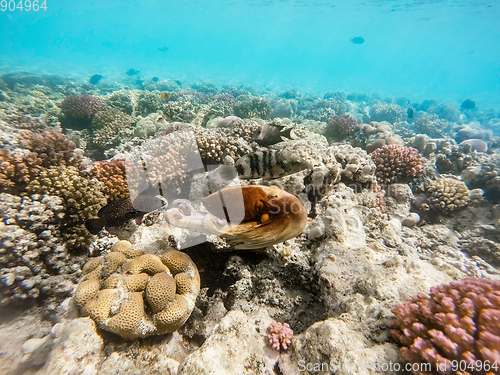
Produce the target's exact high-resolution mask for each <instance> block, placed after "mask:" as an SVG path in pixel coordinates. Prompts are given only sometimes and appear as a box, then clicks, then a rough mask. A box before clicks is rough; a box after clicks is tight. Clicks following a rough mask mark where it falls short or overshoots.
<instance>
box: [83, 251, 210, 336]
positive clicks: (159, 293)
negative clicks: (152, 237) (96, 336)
mask: <svg viewBox="0 0 500 375" xmlns="http://www.w3.org/2000/svg"><path fill="white" fill-rule="evenodd" d="M141 254H142V255H141ZM83 275H84V277H83V279H82V281H81V283H80V284H79V285H78V288H77V289H76V291H75V295H74V298H75V301H76V303H77V305H78V306H79V307H80V309H81V311H82V314H83V315H85V316H90V317H91V318H92V319H93V320H94V321H95V322H96V323H97V324H98V326H99V327H101V328H103V329H105V330H108V331H110V332H113V333H115V334H117V335H120V336H121V337H123V338H126V339H132V338H138V337H146V336H151V335H159V334H163V333H167V332H173V331H175V330H177V329H178V328H179V327H181V326H182V325H183V324H184V323H185V322H186V320H187V319H188V318H189V315H190V314H191V311H192V310H193V308H194V303H195V300H196V297H197V296H198V293H199V291H200V276H199V274H198V269H197V268H196V265H195V264H194V263H193V261H192V260H191V258H189V256H188V255H186V254H185V253H182V252H180V251H176V250H170V251H166V252H163V253H162V254H161V255H159V256H158V255H153V254H143V253H142V252H141V251H139V250H134V249H133V248H132V244H131V243H130V242H128V241H119V242H117V243H116V244H115V245H114V247H113V250H112V251H111V252H110V253H108V254H106V255H104V256H102V257H98V258H93V259H92V260H90V261H89V262H88V263H87V264H86V265H85V267H84V268H83ZM143 295H144V297H143Z"/></svg>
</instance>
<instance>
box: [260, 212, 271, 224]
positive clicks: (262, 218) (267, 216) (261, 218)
mask: <svg viewBox="0 0 500 375" xmlns="http://www.w3.org/2000/svg"><path fill="white" fill-rule="evenodd" d="M268 220H269V215H268V214H264V215H262V216H261V217H260V221H261V222H263V223H265V222H266V221H268Z"/></svg>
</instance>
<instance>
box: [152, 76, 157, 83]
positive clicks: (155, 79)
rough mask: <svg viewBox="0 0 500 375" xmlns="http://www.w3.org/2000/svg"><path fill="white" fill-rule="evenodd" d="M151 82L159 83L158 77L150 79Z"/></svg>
mask: <svg viewBox="0 0 500 375" xmlns="http://www.w3.org/2000/svg"><path fill="white" fill-rule="evenodd" d="M151 81H153V82H158V81H159V79H158V77H153V78H151Z"/></svg>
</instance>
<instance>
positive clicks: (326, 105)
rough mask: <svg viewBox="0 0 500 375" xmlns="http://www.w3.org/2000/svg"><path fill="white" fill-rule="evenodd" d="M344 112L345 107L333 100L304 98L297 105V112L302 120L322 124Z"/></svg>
mask: <svg viewBox="0 0 500 375" xmlns="http://www.w3.org/2000/svg"><path fill="white" fill-rule="evenodd" d="M346 110H347V109H346V105H345V104H344V103H343V102H341V101H339V100H335V99H316V100H312V99H311V98H305V99H302V100H300V101H299V104H298V111H299V113H300V115H301V116H302V117H303V118H305V119H309V120H315V121H322V122H328V121H329V120H330V119H331V118H332V116H335V115H336V116H342V115H344V114H345V113H346Z"/></svg>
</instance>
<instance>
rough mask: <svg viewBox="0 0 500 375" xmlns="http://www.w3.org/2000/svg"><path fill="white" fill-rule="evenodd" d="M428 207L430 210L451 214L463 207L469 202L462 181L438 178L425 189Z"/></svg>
mask: <svg viewBox="0 0 500 375" xmlns="http://www.w3.org/2000/svg"><path fill="white" fill-rule="evenodd" d="M427 193H428V194H429V197H428V198H427V202H428V205H429V207H430V208H431V209H434V210H438V211H443V212H451V211H454V210H456V209H459V208H461V207H464V206H465V205H467V203H468V202H469V189H468V188H467V185H465V183H463V182H462V181H458V180H455V179H452V178H440V179H437V180H434V181H432V182H431V183H430V184H429V186H428V187H427Z"/></svg>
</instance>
